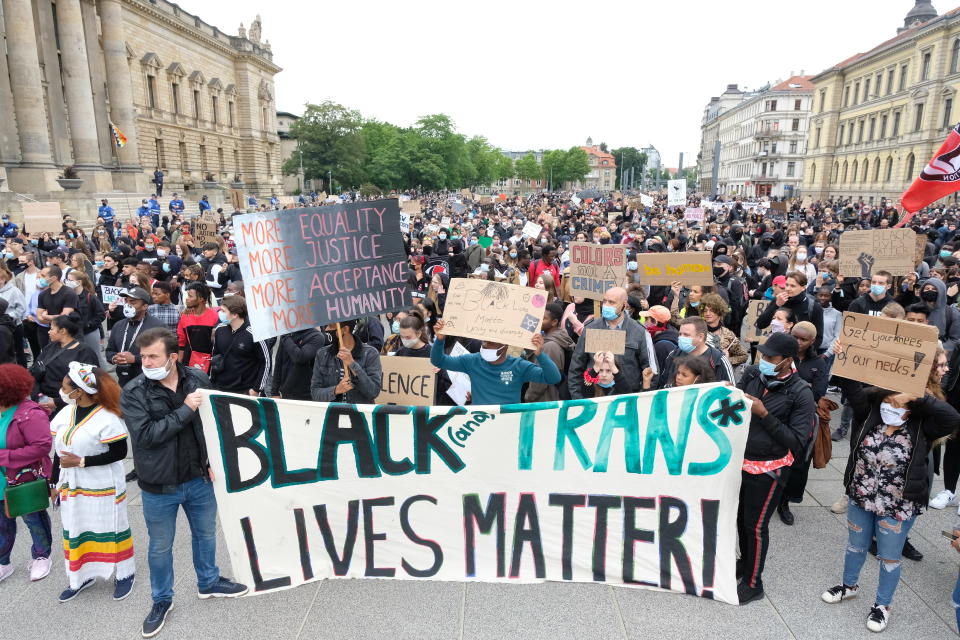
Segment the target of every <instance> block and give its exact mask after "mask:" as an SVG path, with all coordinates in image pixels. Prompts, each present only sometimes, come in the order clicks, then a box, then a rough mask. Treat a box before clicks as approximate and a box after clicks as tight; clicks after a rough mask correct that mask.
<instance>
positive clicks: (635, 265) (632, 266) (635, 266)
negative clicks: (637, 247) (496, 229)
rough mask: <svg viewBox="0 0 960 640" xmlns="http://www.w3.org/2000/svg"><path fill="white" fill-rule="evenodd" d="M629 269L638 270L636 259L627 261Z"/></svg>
mask: <svg viewBox="0 0 960 640" xmlns="http://www.w3.org/2000/svg"><path fill="white" fill-rule="evenodd" d="M627 269H628V270H629V271H636V270H637V263H636V261H634V260H631V261H630V262H628V263H627Z"/></svg>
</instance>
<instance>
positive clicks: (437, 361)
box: [430, 320, 561, 405]
mask: <svg viewBox="0 0 960 640" xmlns="http://www.w3.org/2000/svg"><path fill="white" fill-rule="evenodd" d="M443 324H444V322H443V320H440V321H439V322H437V324H436V326H434V329H433V331H434V335H435V336H436V341H435V342H434V343H433V347H432V349H431V351H430V362H431V364H433V366H435V367H438V368H440V369H443V370H445V371H460V372H463V373H466V374H468V375H469V376H470V383H471V385H470V387H471V394H472V396H473V404H475V405H502V404H518V403H519V402H520V391H521V389H522V387H523V385H524V383H527V382H531V383H532V382H537V383H540V384H551V385H552V384H557V383H559V382H560V380H561V376H560V370H559V369H558V368H557V365H556V363H554V362H553V360H551V359H550V356H548V355H546V354H544V353H542V350H543V336H542V335H541V334H540V333H535V334H534V335H533V337H532V338H531V339H530V342H531V344H532V345H533V355H532V357H533V358H535V359H536V363H533V362H530V361H528V360H524V359H523V358H515V357H513V356H510V355H508V354H507V345H505V344H502V343H498V342H492V341H490V340H484V341H483V342H482V343H481V347H480V353H479V354H476V353H470V354H467V355H462V356H449V355H447V354H446V352H445V351H444V348H445V346H446V345H445V337H444V335H443Z"/></svg>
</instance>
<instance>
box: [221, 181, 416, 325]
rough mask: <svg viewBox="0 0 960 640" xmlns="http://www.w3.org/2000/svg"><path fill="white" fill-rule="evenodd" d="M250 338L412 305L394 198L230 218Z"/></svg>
mask: <svg viewBox="0 0 960 640" xmlns="http://www.w3.org/2000/svg"><path fill="white" fill-rule="evenodd" d="M233 224H234V230H235V231H234V237H235V238H236V241H237V257H238V260H239V263H240V272H241V273H242V274H243V281H244V283H245V285H246V292H247V296H246V298H247V309H248V311H249V313H250V324H251V325H252V327H253V335H254V339H255V340H265V339H267V338H271V337H273V336H279V335H283V334H285V333H290V332H292V331H298V330H300V329H304V328H307V327H317V326H321V325H327V324H330V323H332V322H340V321H342V320H350V319H353V318H359V317H362V316H374V315H377V314H380V313H385V312H387V311H399V310H400V309H406V308H409V307H410V305H411V301H410V300H411V299H410V289H409V287H408V286H407V256H406V252H405V251H404V247H403V236H402V235H401V234H400V206H399V204H398V201H397V200H392V199H387V200H375V201H370V202H350V203H342V204H335V205H331V206H325V207H308V208H303V209H295V210H293V211H268V212H261V213H256V214H252V213H251V214H243V215H239V216H236V217H235V218H234V220H233Z"/></svg>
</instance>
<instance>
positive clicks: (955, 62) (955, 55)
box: [950, 39, 960, 73]
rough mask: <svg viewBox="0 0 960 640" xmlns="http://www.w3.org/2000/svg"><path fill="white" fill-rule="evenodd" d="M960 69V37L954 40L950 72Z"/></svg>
mask: <svg viewBox="0 0 960 640" xmlns="http://www.w3.org/2000/svg"><path fill="white" fill-rule="evenodd" d="M958 71H960V39H957V40H954V41H953V49H952V50H951V52H950V73H957V72H958Z"/></svg>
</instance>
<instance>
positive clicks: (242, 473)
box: [200, 384, 750, 604]
mask: <svg viewBox="0 0 960 640" xmlns="http://www.w3.org/2000/svg"><path fill="white" fill-rule="evenodd" d="M204 393H205V398H204V402H203V405H202V406H201V409H200V412H201V416H202V418H203V425H204V433H205V436H206V442H207V450H208V454H209V456H210V464H211V467H212V469H213V472H214V477H215V480H214V486H215V489H216V494H217V503H218V506H219V511H220V521H221V524H222V526H223V531H224V536H225V537H226V541H227V547H228V550H229V553H230V559H231V563H232V565H233V574H232V575H233V577H234V578H235V579H237V580H239V581H240V582H243V583H246V584H249V585H250V586H251V593H253V594H259V593H265V592H268V591H274V590H278V589H286V588H290V587H295V586H298V585H301V584H304V583H306V582H311V581H314V580H318V579H322V578H397V579H410V580H457V581H486V582H512V583H517V582H524V583H526V582H542V581H546V580H551V581H561V582H564V581H565V582H570V581H575V582H597V583H607V584H615V585H624V586H635V587H646V588H659V589H669V590H672V591H677V592H681V593H688V594H691V595H698V596H702V597H707V598H714V599H717V600H722V601H724V602H729V603H734V604H735V603H737V595H736V579H735V577H734V573H735V568H734V564H735V555H734V548H735V546H736V514H737V503H738V502H737V501H738V492H739V488H740V468H741V465H742V461H743V448H744V444H745V442H746V437H747V432H748V430H749V424H750V402H749V400H747V399H746V398H745V397H744V396H743V394H742V393H741V392H740V391H739V390H737V389H736V388H734V387H730V386H725V385H721V384H710V385H697V386H691V387H682V388H678V389H670V390H662V391H655V392H650V393H645V394H635V395H626V396H611V397H605V398H596V399H589V400H574V401H567V402H559V403H555V402H551V403H541V404H519V405H506V406H503V407H402V406H387V405H384V406H376V407H374V406H354V405H348V404H326V403H311V402H296V401H284V400H271V399H265V398H261V399H257V398H251V397H249V396H239V395H232V394H222V393H216V392H210V391H208V392H204Z"/></svg>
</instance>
